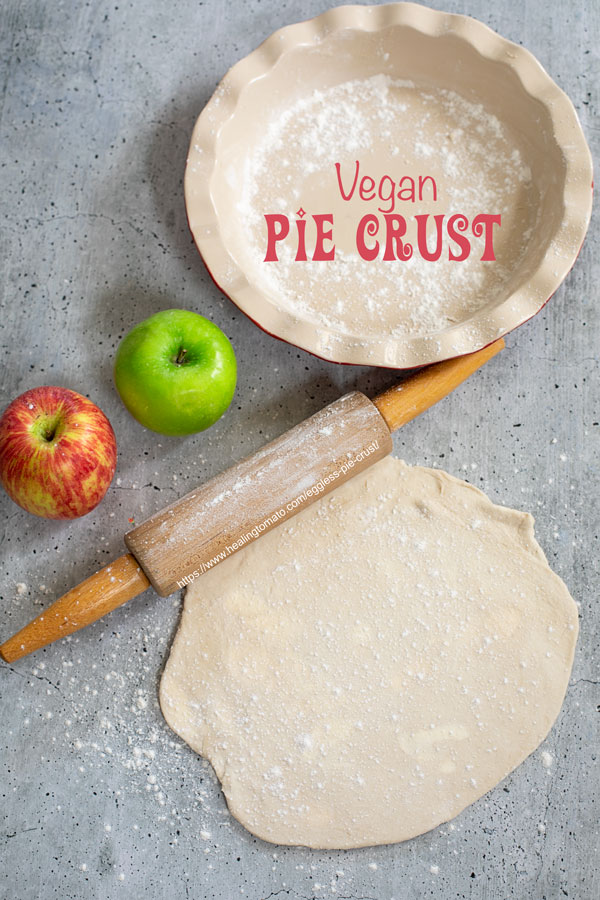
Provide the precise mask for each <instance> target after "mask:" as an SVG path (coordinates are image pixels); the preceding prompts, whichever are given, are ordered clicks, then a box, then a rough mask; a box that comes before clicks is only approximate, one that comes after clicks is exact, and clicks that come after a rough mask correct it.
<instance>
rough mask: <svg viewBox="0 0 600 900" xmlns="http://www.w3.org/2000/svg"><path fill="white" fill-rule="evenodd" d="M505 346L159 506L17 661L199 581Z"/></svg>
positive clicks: (349, 413)
mask: <svg viewBox="0 0 600 900" xmlns="http://www.w3.org/2000/svg"><path fill="white" fill-rule="evenodd" d="M502 347H504V341H503V340H499V341H496V342H495V343H493V344H490V345H489V346H488V347H485V348H484V349H483V350H478V351H477V352H476V353H471V354H469V355H467V356H460V357H457V358H455V359H451V360H446V361H444V362H441V363H436V364H435V365H432V366H428V367H427V368H425V369H421V370H420V371H419V372H417V373H416V374H415V375H412V376H411V377H409V378H408V379H407V380H406V381H403V382H401V383H400V384H397V385H394V386H393V387H391V388H389V389H388V390H386V391H384V392H383V393H382V394H379V396H377V397H375V399H374V400H369V399H368V397H366V396H365V395H364V394H361V393H359V392H358V391H353V392H352V393H349V394H346V395H345V396H344V397H341V398H340V399H339V400H336V401H335V402H333V403H331V404H330V405H329V406H326V407H325V408H324V409H322V410H320V411H319V412H317V413H315V414H314V415H313V416H311V417H310V418H309V419H307V420H306V421H305V422H301V423H300V424H299V425H296V426H295V427H294V428H292V429H291V430H290V431H287V432H285V434H283V435H282V436H281V437H279V438H277V439H276V440H274V441H271V443H269V444H267V445H266V446H265V447H263V448H262V449H261V450H259V451H258V452H257V453H254V454H253V455H251V456H249V457H247V458H246V459H243V460H242V461H241V462H238V463H236V464H235V465H234V466H233V467H232V468H230V469H227V470H226V471H225V472H222V473H221V474H220V475H217V476H216V477H215V478H213V479H211V480H210V481H208V482H206V484H203V485H201V486H200V487H199V488H197V489H196V490H195V491H192V492H191V493H189V494H186V495H185V496H184V497H182V498H181V499H180V500H178V501H176V502H175V503H173V504H172V505H171V506H167V507H166V509H163V510H161V511H160V512H157V513H155V514H154V515H153V516H151V517H150V518H149V519H148V520H147V521H146V522H143V523H142V524H141V525H139V526H138V527H137V528H134V529H133V530H132V531H129V532H128V533H127V534H126V535H125V544H126V546H127V549H128V551H129V552H128V553H126V554H124V555H123V556H121V557H119V559H117V560H116V561H115V562H113V563H111V564H110V565H108V566H105V567H104V568H103V569H100V571H99V572H96V574H95V575H92V576H91V577H90V578H88V579H86V580H85V581H83V582H82V583H81V584H80V585H78V586H77V587H74V588H73V589H72V590H70V591H68V593H66V594H65V595H64V596H63V597H61V598H60V599H59V600H57V601H56V602H55V603H53V604H52V605H51V606H50V607H48V609H46V610H44V612H43V613H41V614H40V615H39V616H38V617H37V618H36V619H34V620H33V621H32V622H30V623H29V624H28V625H25V627H24V628H22V629H21V630H20V631H19V632H18V633H17V634H15V635H14V636H13V637H11V638H9V639H8V640H7V641H5V642H4V643H3V644H2V645H1V646H0V656H1V657H2V659H4V660H5V661H6V662H14V661H15V660H17V659H20V658H21V657H22V656H26V655H27V654H28V653H32V652H33V651H34V650H38V649H39V648H40V647H44V646H45V645H46V644H50V643H52V641H56V640H58V639H59V638H62V637H65V636H66V635H68V634H72V633H73V632H74V631H77V630H78V629H80V628H83V627H84V626H85V625H89V624H91V623H92V622H95V621H96V620H97V619H99V618H100V617H101V616H103V615H105V614H106V613H108V612H110V611H111V610H113V609H116V607H118V606H121V605H122V604H123V603H126V601H127V600H131V599H132V597H136V596H137V595H138V594H141V593H142V592H143V591H145V590H146V588H148V587H149V586H150V585H152V587H153V588H154V589H155V591H156V592H157V593H158V594H159V595H160V596H162V597H166V596H168V595H169V594H172V593H173V592H174V591H176V590H178V589H180V588H183V587H185V586H186V585H188V584H191V583H192V581H195V579H196V578H199V577H200V576H201V575H202V574H203V573H205V572H207V571H209V570H210V569H212V568H214V567H215V566H216V565H218V564H219V562H221V561H222V560H223V559H227V557H228V556H231V554H232V553H235V552H236V551H237V550H239V549H240V548H242V547H245V546H246V545H247V544H249V543H251V542H252V541H254V540H256V539H257V538H258V537H260V536H261V535H262V534H265V533H266V532H267V531H270V530H271V528H274V527H275V526H276V525H279V524H280V523H281V522H284V521H285V520H286V519H289V518H290V517H291V516H293V515H295V514H296V513H298V512H300V511H301V510H302V509H305V508H306V507H307V506H309V505H310V504H311V503H312V502H313V501H314V500H316V499H318V498H319V497H322V496H324V495H325V494H327V493H329V491H331V490H333V489H334V488H335V487H337V486H338V485H340V484H343V482H345V481H347V480H348V479H349V478H352V477H353V476H354V475H357V474H358V473H359V472H362V471H363V470H364V469H366V468H367V467H368V466H370V465H372V464H373V463H374V462H376V461H377V460H379V459H382V458H383V457H384V456H387V455H388V454H389V453H390V452H391V450H392V437H391V435H392V432H393V431H396V429H397V428H400V426H401V425H404V424H406V422H410V421H411V419H414V418H415V416H418V415H419V413H421V412H423V411H424V410H426V409H428V408H429V407H430V406H433V404H434V403H437V401H438V400H441V399H442V398H443V397H445V396H447V395H448V394H449V393H450V392H451V391H452V390H454V388H455V387H457V386H458V385H459V384H460V383H461V382H462V381H464V380H465V379H466V378H468V376H469V375H471V374H472V373H473V372H475V371H476V369H478V368H479V367H480V366H482V365H483V364H484V363H485V362H487V361H488V360H489V359H491V358H492V357H493V356H495V355H496V353H498V352H499V350H501V349H502Z"/></svg>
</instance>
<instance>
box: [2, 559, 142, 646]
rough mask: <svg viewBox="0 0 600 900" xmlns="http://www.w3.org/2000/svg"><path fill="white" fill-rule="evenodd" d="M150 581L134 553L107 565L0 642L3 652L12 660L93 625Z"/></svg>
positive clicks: (138, 592) (137, 592)
mask: <svg viewBox="0 0 600 900" xmlns="http://www.w3.org/2000/svg"><path fill="white" fill-rule="evenodd" d="M149 585H150V582H149V581H148V579H147V578H146V576H145V575H144V573H143V571H142V569H141V568H140V566H139V565H138V562H137V560H136V559H135V557H134V556H132V555H131V553H126V554H125V555H124V556H120V557H119V559H117V560H115V562H113V563H111V564H110V565H109V566H105V567H104V568H103V569H100V571H99V572H96V574H95V575H92V576H91V577H90V578H87V579H86V580H85V581H83V582H82V583H81V584H78V585H77V587H74V588H73V589H72V590H70V591H69V592H68V593H67V594H65V595H64V596H63V597H61V598H60V600H57V601H56V603H53V604H52V605H51V606H49V607H48V609H45V610H44V612H43V613H41V614H40V615H39V616H38V617H37V619H34V620H33V622H30V623H29V624H28V625H25V627H24V628H22V629H21V630H20V631H19V632H17V634H15V635H13V637H11V638H9V639H8V640H7V641H6V642H5V643H4V644H2V646H0V656H1V657H2V659H3V660H4V661H5V662H8V663H11V662H14V661H15V660H16V659H20V658H21V657H22V656H27V654H28V653H33V651H34V650H39V648H40V647H45V646H46V644H50V643H52V641H56V640H58V639H59V638H61V637H65V636H66V635H67V634H72V633H73V632H74V631H78V630H79V629H80V628H83V627H84V626H85V625H90V624H91V623H92V622H95V621H96V619H99V618H101V617H102V616H104V615H105V614H106V613H108V612H110V611H111V610H112V609H116V608H117V606H121V605H122V604H123V603H126V602H127V600H131V599H132V597H137V595H138V594H141V593H142V592H143V591H145V590H146V588H147V587H148V586H149Z"/></svg>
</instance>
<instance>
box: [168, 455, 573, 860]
mask: <svg viewBox="0 0 600 900" xmlns="http://www.w3.org/2000/svg"><path fill="white" fill-rule="evenodd" d="M577 630H578V624H577V609H576V606H575V603H574V602H573V600H572V598H571V597H570V595H569V592H568V590H567V588H566V587H565V585H564V584H563V582H562V581H561V580H560V578H558V576H557V575H555V574H554V573H553V572H552V571H551V569H550V568H549V566H548V564H547V562H546V559H545V557H544V554H543V552H542V550H541V549H540V547H539V545H538V544H537V543H536V541H535V538H534V535H533V520H532V518H531V516H529V515H528V514H526V513H522V512H517V511H515V510H512V509H506V508H503V507H499V506H495V505H494V504H492V503H491V501H490V500H489V499H488V498H487V497H486V496H485V495H484V494H482V493H481V492H480V491H478V490H477V489H475V488H473V487H471V486H470V485H468V484H467V483H465V482H463V481H459V480H458V479H456V478H453V477H452V476H450V475H447V474H446V473H444V472H441V471H437V470H431V469H425V468H421V467H418V466H414V467H411V466H407V465H405V464H404V463H402V462H400V461H398V460H393V459H386V460H383V461H382V462H379V463H376V464H375V465H374V466H373V467H372V468H371V469H369V470H367V472H365V473H363V474H361V475H359V476H357V477H356V478H354V479H352V480H351V481H349V482H347V483H346V484H344V485H343V486H341V487H340V488H339V489H338V490H336V491H335V492H334V493H332V494H330V495H329V496H327V497H324V498H322V499H320V500H319V501H317V502H316V503H315V504H314V505H313V506H311V507H309V508H308V509H305V510H304V511H302V512H301V513H299V514H298V515H297V516H296V517H295V518H294V519H292V520H290V521H288V522H286V523H285V524H283V525H281V526H279V527H278V528H276V529H274V530H273V531H271V532H269V533H268V534H267V535H265V536H264V537H262V538H261V539H260V540H259V541H256V542H255V543H253V544H251V545H249V546H248V547H246V548H244V549H243V550H241V551H239V552H238V553H237V554H236V555H235V556H231V557H229V558H228V559H227V560H225V561H224V562H222V563H221V564H220V565H219V566H218V567H217V568H216V569H214V570H213V571H211V572H209V573H207V574H206V575H204V576H203V577H201V578H199V579H197V580H196V581H195V582H194V583H193V585H192V586H191V588H189V589H188V591H187V594H186V598H185V605H184V610H183V614H182V620H181V624H180V627H179V631H178V633H177V636H176V638H175V642H174V645H173V648H172V651H171V655H170V657H169V660H168V662H167V666H166V669H165V672H164V675H163V679H162V682H161V687H160V702H161V707H162V710H163V713H164V715H165V718H166V719H167V721H168V723H169V724H170V725H171V727H172V728H173V729H174V730H175V731H176V732H177V733H178V734H179V735H180V736H181V737H182V738H183V739H184V740H185V741H187V742H188V743H189V744H190V745H191V746H192V747H193V748H194V749H195V750H196V751H197V752H198V753H201V754H202V755H204V756H206V757H207V758H208V759H209V760H210V761H211V762H212V764H213V766H214V768H215V771H216V773H217V775H218V777H219V778H220V780H221V783H222V786H223V790H224V792H225V796H226V798H227V802H228V805H229V808H230V810H231V812H232V813H233V815H234V816H235V817H236V818H237V819H239V821H240V822H241V823H242V824H243V825H245V826H246V828H248V829H249V830H250V831H251V832H253V833H254V834H256V835H258V836H259V837H261V838H264V839H265V840H268V841H272V842H275V843H281V844H301V845H308V846H310V847H319V848H345V847H359V846H365V845H373V844H383V843H389V842H393V841H401V840H405V839H407V838H410V837H413V836H415V835H417V834H421V833H423V832H425V831H428V830H429V829H431V828H434V827H435V826H436V825H438V824H440V823H441V822H445V821H447V820H449V819H451V818H453V817H454V816H456V815H457V814H458V813H459V812H460V811H461V810H462V809H464V807H465V806H467V805H469V804H471V803H473V802H474V801H475V800H477V799H478V798H479V797H481V796H482V795H483V794H485V793H486V792H487V791H489V790H490V789H492V788H493V787H494V786H495V785H496V784H498V782H499V781H501V779H503V778H504V777H505V776H506V775H507V774H508V773H509V772H510V771H511V770H512V769H514V768H515V767H516V766H517V765H519V763H521V762H522V761H523V760H524V759H525V757H526V756H528V754H530V753H531V752H532V751H533V750H534V749H535V748H536V747H537V746H538V745H539V743H540V742H541V741H542V740H543V738H544V737H545V736H546V734H547V733H548V731H549V729H550V727H551V725H552V723H553V721H554V720H555V718H556V716H557V715H558V712H559V710H560V706H561V703H562V700H563V697H564V694H565V690H566V687H567V683H568V678H569V673H570V670H571V665H572V660H573V653H574V647H575V642H576V639H577Z"/></svg>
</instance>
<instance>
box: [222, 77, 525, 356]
mask: <svg viewBox="0 0 600 900" xmlns="http://www.w3.org/2000/svg"><path fill="white" fill-rule="evenodd" d="M356 161H359V163H360V177H362V175H369V176H371V177H373V178H374V179H375V181H376V182H378V181H379V178H380V177H381V176H383V175H384V174H387V175H389V176H390V177H391V178H394V179H395V180H397V181H399V180H400V179H401V178H402V176H404V175H410V176H411V177H414V178H415V180H417V179H418V176H419V175H423V176H427V175H429V176H431V177H433V178H434V179H435V182H436V185H437V188H438V193H437V200H436V202H431V194H428V192H427V191H425V192H424V196H423V200H422V201H421V202H419V201H418V200H417V202H415V203H411V202H407V201H398V202H397V203H396V207H395V212H397V213H400V214H402V215H404V216H405V218H406V219H407V222H408V232H407V237H406V239H407V240H412V242H413V243H414V237H415V230H416V229H415V226H414V221H413V216H414V214H416V213H418V214H422V213H431V214H432V215H434V214H442V213H446V214H447V215H451V214H453V213H462V214H463V215H465V216H467V217H468V218H469V220H470V221H471V220H472V218H473V217H474V216H475V215H477V214H479V213H489V214H500V215H501V217H502V223H501V226H500V228H496V230H495V241H494V246H495V250H496V261H495V262H492V261H488V262H481V260H480V256H481V252H482V248H483V239H482V238H480V239H479V240H477V239H476V238H472V242H473V250H472V252H471V255H470V257H469V258H468V259H467V260H464V261H461V262H453V261H449V260H448V258H447V251H446V249H445V250H444V254H443V256H442V259H440V260H439V261H437V262H430V261H427V260H423V259H422V258H421V257H420V256H418V255H417V254H414V255H413V257H412V258H411V259H410V260H408V261H384V260H382V259H381V256H382V255H383V247H384V242H383V240H381V241H380V243H381V250H380V258H379V259H377V260H375V261H372V262H371V261H366V260H363V259H361V258H360V256H359V254H358V252H357V250H356V239H355V238H356V234H355V232H356V225H357V223H358V221H359V220H360V218H361V216H363V215H364V214H365V213H375V214H379V213H378V204H380V201H379V200H377V199H376V200H374V201H370V202H365V201H363V200H361V199H359V197H358V190H357V191H355V194H354V196H353V198H352V200H350V201H343V200H342V199H341V196H340V192H339V188H338V184H337V175H336V171H335V163H336V162H339V163H340V166H341V173H342V176H343V177H344V178H345V181H346V183H347V184H350V183H351V182H352V174H353V172H354V166H355V163H356ZM230 175H231V178H232V179H234V180H235V181H236V185H237V187H236V194H237V196H238V198H239V199H238V203H237V208H238V213H239V219H237V221H236V222H232V223H230V225H227V224H226V225H225V228H226V229H230V233H229V234H228V242H229V243H230V244H231V247H232V249H233V250H234V253H235V255H236V257H237V258H238V263H239V264H240V265H241V266H242V268H243V269H244V271H245V272H246V273H247V275H248V276H249V280H250V281H251V283H254V284H256V285H258V286H260V289H261V290H262V291H265V292H267V293H268V294H269V295H270V296H271V298H272V299H273V300H274V301H275V302H276V303H277V304H278V305H279V306H281V307H282V308H284V309H285V310H287V311H288V312H291V313H292V314H295V315H298V316H299V317H300V318H301V319H308V320H309V321H311V322H312V323H314V324H315V325H317V326H318V327H320V328H322V329H323V330H324V331H328V330H329V331H332V332H335V333H340V332H341V333H343V334H346V335H354V336H356V337H357V338H358V339H364V338H368V337H373V336H381V335H386V336H392V337H394V336H396V337H399V336H402V335H408V334H410V335H411V336H413V337H414V336H417V335H422V336H425V335H429V334H438V333H439V332H440V331H443V330H444V329H445V328H448V327H451V326H452V325H454V324H455V323H457V322H464V321H465V320H468V319H469V318H470V316H472V315H473V314H474V313H476V312H477V311H478V310H480V309H481V308H482V307H485V306H488V305H489V306H494V305H495V301H496V300H497V297H498V295H499V294H502V295H504V294H506V295H507V296H508V294H510V293H511V290H512V289H514V288H516V285H514V286H513V287H512V288H511V289H510V290H509V288H510V286H511V285H512V281H511V279H512V278H513V276H514V273H515V272H516V271H517V270H518V268H519V263H520V262H521V261H522V259H523V257H524V255H525V254H526V252H527V247H528V244H529V241H530V238H531V236H532V233H533V229H534V227H535V224H536V217H537V207H538V204H537V203H536V193H535V189H534V187H533V183H532V181H531V172H530V170H529V167H528V166H527V165H526V163H525V162H524V161H523V157H522V153H521V150H520V149H519V147H518V146H517V144H516V143H515V140H514V138H513V136H512V135H511V134H509V133H508V131H507V130H506V128H505V126H504V125H503V124H502V123H501V122H500V120H499V119H498V118H497V117H496V116H495V115H493V114H492V113H490V112H489V111H487V110H486V109H485V108H484V107H483V106H482V105H481V104H480V103H476V102H472V101H471V100H467V99H466V98H464V97H462V96H461V95H459V94H457V93H456V92H454V91H451V90H447V89H442V88H439V87H432V88H427V87H423V86H415V85H413V84H412V83H411V82H409V81H402V80H397V79H396V80H395V79H392V78H391V77H390V76H387V75H383V74H380V75H374V76H372V77H370V78H365V79H361V80H354V81H348V82H344V83H342V84H338V85H335V86H331V87H326V88H323V89H322V90H315V91H313V92H312V93H310V94H308V95H306V96H303V97H301V98H300V99H297V100H296V101H295V102H292V103H291V104H290V105H289V106H287V107H286V108H285V109H283V110H280V111H274V112H273V115H272V118H271V119H270V122H269V124H268V127H266V128H265V131H264V134H263V136H262V139H261V140H259V141H258V142H257V143H256V144H253V146H252V148H251V150H250V151H249V152H248V153H247V154H246V155H245V162H244V166H243V171H242V172H238V171H237V170H236V171H233V170H232V172H231V173H230ZM382 206H383V208H386V206H385V204H383V205H382ZM299 208H302V209H303V210H305V211H306V212H307V214H308V216H309V220H308V221H309V226H307V228H308V230H307V235H309V236H310V234H311V232H310V216H311V215H312V214H314V213H333V215H334V240H335V245H336V258H335V260H333V261H327V262H323V261H316V262H313V261H311V259H310V252H309V254H308V256H309V259H308V261H306V262H298V261H296V260H295V259H294V257H295V253H296V244H295V242H294V240H293V239H292V237H293V234H294V228H295V224H294V223H295V218H296V215H295V214H296V210H298V209H299ZM273 212H275V213H285V214H286V215H287V216H289V217H290V221H291V222H292V229H291V231H290V235H291V236H292V237H291V238H290V239H289V240H286V241H285V242H281V243H279V244H278V256H279V261H278V262H270V263H265V262H264V257H265V249H266V241H267V238H266V226H265V219H264V215H265V213H273ZM380 237H383V235H380ZM431 238H433V234H432V235H431ZM313 244H314V240H313ZM328 246H329V245H328ZM309 251H310V248H309ZM477 251H478V252H477Z"/></svg>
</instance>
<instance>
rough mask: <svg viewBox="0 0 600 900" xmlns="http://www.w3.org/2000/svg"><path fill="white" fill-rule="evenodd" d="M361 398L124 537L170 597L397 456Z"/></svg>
mask: <svg viewBox="0 0 600 900" xmlns="http://www.w3.org/2000/svg"><path fill="white" fill-rule="evenodd" d="M391 450H392V439H391V436H390V430H389V428H388V427H387V425H386V423H385V421H384V419H383V417H382V416H381V414H380V413H379V412H378V410H377V408H376V407H375V406H374V404H373V403H372V402H371V400H369V399H368V398H367V397H365V395H364V394H361V393H359V392H358V391H353V392H352V393H351V394H346V396H344V397H341V398H340V399H339V400H336V401H335V402H334V403H330V404H329V406H326V407H325V408H324V409H321V410H319V412H317V413H315V415H313V416H311V417H310V418H309V419H306V421H304V422H301V423H300V424H299V425H296V426H295V427H294V428H292V429H291V430H290V431H286V432H285V434H283V435H281V437H279V438H277V439H276V440H274V441H271V443H270V444H267V445H266V446H265V447H263V448H262V449H261V450H259V451H258V452H257V453H254V454H253V455H252V456H249V457H248V458H247V459H244V460H242V461H241V462H238V463H237V464H236V465H234V466H232V468H230V469H227V471H225V472H222V473H221V474H220V475H217V476H216V477H215V478H213V479H211V480H210V481H208V482H207V483H206V484H204V485H202V486H201V487H199V488H198V489H197V490H195V491H192V492H191V493H189V494H187V495H186V496H185V497H182V498H181V500H178V501H177V502H176V503H174V504H172V506H169V507H167V508H166V509H164V510H161V511H160V512H158V513H156V515H154V516H152V518H150V519H148V521H146V522H143V523H142V524H141V525H139V526H138V527H137V528H134V529H133V531H130V532H128V534H126V535H125V543H126V545H127V548H128V549H129V551H130V552H131V553H133V555H134V556H135V558H136V559H137V560H138V562H139V563H140V565H141V566H142V568H143V570H144V572H145V573H146V575H147V576H148V578H149V580H150V582H151V584H152V586H153V587H154V589H155V590H156V591H157V593H158V594H160V595H161V596H163V597H165V596H168V595H169V594H172V593H173V591H176V590H178V589H180V588H183V587H185V586H186V585H188V584H191V582H192V581H194V580H195V579H196V578H198V577H199V576H200V575H203V574H204V573H205V572H208V571H209V570H210V569H211V568H214V567H215V566H216V565H218V563H219V562H221V561H222V560H224V559H226V558H227V557H228V556H231V555H232V554H233V553H235V552H236V551H237V550H240V549H241V548H242V547H245V546H246V545H247V544H249V543H251V542H252V541H254V540H256V538H258V537H260V536H261V535H262V534H265V533H266V532H267V531H270V530H271V529H272V528H274V527H275V526H276V525H280V524H281V523H282V522H284V521H285V520H286V519H289V518H290V517H291V516H293V515H295V514H296V513H298V512H300V511H301V510H302V509H304V508H305V507H306V506H309V505H310V504H311V503H312V502H313V501H314V500H316V499H318V498H319V497H322V496H324V495H325V494H327V493H329V491H331V490H333V489H334V488H335V487H337V486H338V485H340V484H342V483H343V482H344V481H347V480H348V479H349V478H352V477H353V476H354V475H357V474H358V473H359V472H361V471H362V470H363V469H365V468H367V467H368V466H370V465H372V464H373V463H374V462H376V461H377V460H378V459H382V458H383V457H384V456H387V454H388V453H391Z"/></svg>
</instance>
